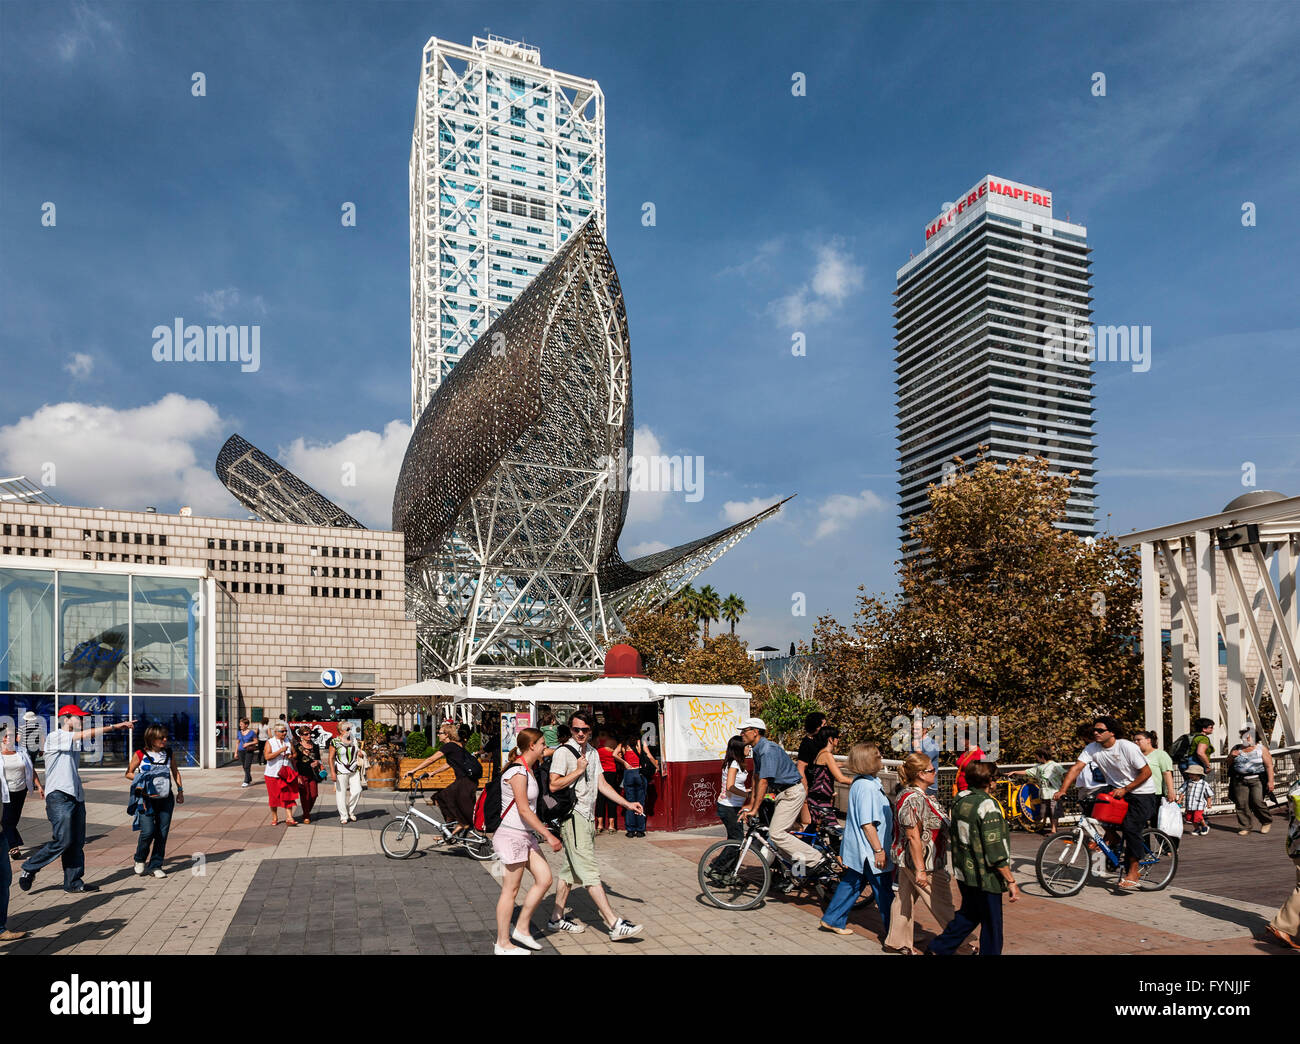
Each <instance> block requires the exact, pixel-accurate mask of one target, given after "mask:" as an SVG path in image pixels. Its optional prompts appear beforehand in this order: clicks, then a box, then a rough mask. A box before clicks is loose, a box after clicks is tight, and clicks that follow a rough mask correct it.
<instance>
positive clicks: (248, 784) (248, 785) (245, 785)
mask: <svg viewBox="0 0 1300 1044" xmlns="http://www.w3.org/2000/svg"><path fill="white" fill-rule="evenodd" d="M252 785H253V784H251V783H241V784H239V789H240V790H243V789H244V788H245V787H251V786H252Z"/></svg>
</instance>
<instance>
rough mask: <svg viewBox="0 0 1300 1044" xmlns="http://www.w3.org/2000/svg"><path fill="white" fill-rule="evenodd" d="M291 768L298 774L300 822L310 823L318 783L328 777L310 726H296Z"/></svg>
mask: <svg viewBox="0 0 1300 1044" xmlns="http://www.w3.org/2000/svg"><path fill="white" fill-rule="evenodd" d="M293 767H294V770H295V771H296V772H297V773H298V801H299V803H300V804H301V805H302V821H303V822H304V823H310V822H311V810H312V809H313V808H314V807H315V806H316V798H317V797H319V796H320V781H321V780H323V779H326V778H328V777H329V771H328V770H327V769H326V768H325V764H324V762H322V761H321V757H320V748H319V747H318V746H316V741H315V740H314V739H312V735H311V726H310V725H300V726H298V742H297V743H295V744H294V746H293Z"/></svg>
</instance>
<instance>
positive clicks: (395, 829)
mask: <svg viewBox="0 0 1300 1044" xmlns="http://www.w3.org/2000/svg"><path fill="white" fill-rule="evenodd" d="M419 843H420V831H419V830H418V829H417V828H416V826H415V824H414V823H412V822H410V821H409V820H406V819H394V820H393V821H392V822H391V823H385V824H384V829H383V830H381V831H380V832H379V847H380V848H382V849H383V850H384V855H386V856H388V857H389V858H390V859H406V858H408V857H410V856H411V855H412V854H413V853H414V852H415V846H416V845H418V844H419Z"/></svg>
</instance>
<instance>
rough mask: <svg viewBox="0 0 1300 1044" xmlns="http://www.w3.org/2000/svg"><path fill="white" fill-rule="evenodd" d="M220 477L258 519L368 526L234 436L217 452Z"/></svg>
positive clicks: (319, 524) (308, 524)
mask: <svg viewBox="0 0 1300 1044" xmlns="http://www.w3.org/2000/svg"><path fill="white" fill-rule="evenodd" d="M216 471H217V478H219V479H220V480H221V484H222V485H223V486H225V487H226V489H228V490H230V493H231V495H232V496H233V497H234V498H235V499H236V500H238V501H239V502H240V503H241V504H243V505H244V507H246V508H248V510H249V511H251V512H252V513H253V514H255V515H256V516H257V517H258V518H262V519H265V520H266V521H268V522H287V523H296V524H298V525H304V526H338V527H340V528H345V529H364V528H365V527H364V526H363V525H362V524H361V523H360V522H358V521H357V520H356V519H355V518H353V517H352V516H351V515H349V514H348V513H347V512H346V511H344V510H343V509H342V508H341V507H339V506H338V505H337V504H335V503H333V502H332V501H330V500H327V499H326V498H325V497H323V496H321V494H319V493H317V492H316V490H314V489H312V488H311V486H309V485H307V483H305V482H304V481H303V480H302V479H300V478H299V477H298V476H297V475H295V474H294V473H293V472H292V471H289V470H288V469H287V468H285V467H282V466H281V465H279V464H277V463H276V462H275V461H273V460H272V459H271V458H270V457H268V456H267V455H266V454H265V453H263V452H262V451H261V450H260V449H258V448H257V447H256V446H254V445H253V444H252V443H250V442H248V441H246V440H245V439H243V438H242V437H240V436H239V435H231V436H230V438H228V439H227V440H226V444H225V445H224V446H222V447H221V450H220V451H219V452H218V453H217V468H216Z"/></svg>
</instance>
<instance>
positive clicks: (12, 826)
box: [0, 790, 27, 855]
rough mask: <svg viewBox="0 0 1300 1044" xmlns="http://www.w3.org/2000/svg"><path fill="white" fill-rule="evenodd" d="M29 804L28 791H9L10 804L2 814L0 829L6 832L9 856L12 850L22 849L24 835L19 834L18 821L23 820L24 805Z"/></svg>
mask: <svg viewBox="0 0 1300 1044" xmlns="http://www.w3.org/2000/svg"><path fill="white" fill-rule="evenodd" d="M26 803H27V791H25V790H17V791H15V790H11V791H9V804H7V805H5V806H4V812H3V813H0V828H3V830H4V838H5V843H4V849H5V854H6V855H7V854H8V852H9V849H11V848H21V847H22V844H23V835H22V834H20V833H19V832H18V820H20V819H22V818H23V805H24V804H26Z"/></svg>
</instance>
